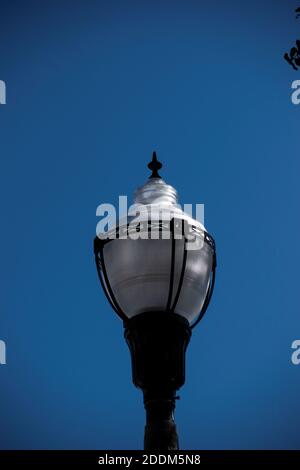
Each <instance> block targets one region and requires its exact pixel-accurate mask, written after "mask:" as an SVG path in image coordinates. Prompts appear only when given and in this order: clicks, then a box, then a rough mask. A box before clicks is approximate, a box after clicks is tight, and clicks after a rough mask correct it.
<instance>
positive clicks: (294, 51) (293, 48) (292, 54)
mask: <svg viewBox="0 0 300 470" xmlns="http://www.w3.org/2000/svg"><path fill="white" fill-rule="evenodd" d="M296 54H297V49H296V47H292V49H291V50H290V56H291V57H294V56H295V55H296Z"/></svg>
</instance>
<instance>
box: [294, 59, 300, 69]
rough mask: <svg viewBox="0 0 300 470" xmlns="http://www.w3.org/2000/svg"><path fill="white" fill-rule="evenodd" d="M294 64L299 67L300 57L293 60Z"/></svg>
mask: <svg viewBox="0 0 300 470" xmlns="http://www.w3.org/2000/svg"><path fill="white" fill-rule="evenodd" d="M295 64H296V65H298V66H299V67H300V57H297V58H296V59H295Z"/></svg>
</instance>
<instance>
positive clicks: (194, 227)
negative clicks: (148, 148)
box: [94, 152, 216, 451]
mask: <svg viewBox="0 0 300 470" xmlns="http://www.w3.org/2000/svg"><path fill="white" fill-rule="evenodd" d="M148 167H149V169H150V170H151V171H152V174H151V176H150V177H149V180H148V181H147V183H146V184H145V185H144V186H142V187H141V188H139V189H138V190H137V191H136V193H135V200H134V202H135V209H136V214H137V213H138V216H137V215H132V216H131V217H130V218H129V219H128V220H129V222H128V221H126V223H124V222H122V220H120V221H119V223H118V225H117V227H116V228H115V230H114V231H113V234H114V237H111V236H109V234H106V235H105V236H103V234H97V237H96V238H95V241H94V252H95V260H96V266H97V271H98V275H99V279H100V282H101V285H102V287H103V290H104V293H105V295H106V297H107V299H108V301H109V302H110V304H111V306H112V308H113V310H114V311H115V312H116V313H117V314H118V315H119V317H120V318H121V319H122V320H123V324H124V336H125V339H126V342H127V344H128V347H129V350H130V354H131V364H132V379H133V383H134V385H135V386H136V387H138V388H140V389H141V390H142V392H143V397H144V406H145V410H146V427H145V438H144V448H145V450H157V451H158V450H159V451H163V450H175V449H178V436H177V431H176V425H175V421H174V409H175V401H176V399H177V398H178V397H177V396H176V392H177V390H179V388H180V387H181V386H182V385H183V384H184V382H185V352H186V348H187V346H188V343H189V341H190V337H191V333H192V329H193V328H194V327H195V326H196V325H197V324H198V323H199V321H200V320H201V318H202V317H203V315H204V313H205V311H206V309H207V307H208V304H209V301H210V299H211V296H212V293H213V288H214V281H215V268H216V250H215V243H214V240H213V238H212V237H211V235H209V234H208V233H207V232H206V230H205V228H204V226H203V225H202V224H201V223H200V222H199V221H198V220H194V219H192V218H191V217H190V216H189V215H188V214H186V213H185V212H183V211H182V210H181V208H180V206H179V205H178V196H177V191H176V190H175V189H174V188H173V187H172V186H170V185H168V184H166V183H165V182H164V180H163V179H162V178H161V177H160V175H159V173H158V171H159V170H160V169H161V167H162V165H161V163H160V162H159V161H158V160H157V158H156V153H155V152H154V153H153V157H152V161H151V162H150V163H149V164H148ZM110 235H111V234H110Z"/></svg>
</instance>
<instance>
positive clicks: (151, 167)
mask: <svg viewBox="0 0 300 470" xmlns="http://www.w3.org/2000/svg"><path fill="white" fill-rule="evenodd" d="M161 167H162V164H161V163H160V162H159V161H158V160H157V157H156V152H153V154H152V160H151V162H150V163H148V168H149V170H151V171H152V175H151V176H149V178H161V176H160V175H159V174H158V170H160V169H161Z"/></svg>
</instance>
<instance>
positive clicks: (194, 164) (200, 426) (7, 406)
mask: <svg viewBox="0 0 300 470" xmlns="http://www.w3.org/2000/svg"><path fill="white" fill-rule="evenodd" d="M298 3H299V2H294V1H285V2H283V1H277V0H276V1H275V0H273V1H270V0H269V1H263V2H262V1H258V0H257V1H255V0H254V1H252V2H247V3H245V2H238V1H221V0H216V1H214V2H200V1H184V2H180V1H173V2H167V1H151V2H150V1H149V2H148V1H140V2H133V1H126V2H124V1H123V2H121V1H114V2H104V1H95V0H94V1H91V0H88V1H83V0H81V1H74V2H71V1H66V0H63V1H60V2H58V1H51V2H50V1H44V2H37V1H30V0H29V1H27V2H21V1H2V2H1V17H0V23H1V24H0V38H1V41H0V52H1V54H0V79H1V80H5V82H6V85H7V104H6V105H4V106H1V107H0V133H1V134H0V135H1V172H0V179H1V182H0V204H1V217H2V219H1V220H2V224H1V228H2V230H1V245H0V246H1V248H0V250H1V297H0V339H1V340H4V341H5V342H6V345H7V365H5V366H0V423H1V424H0V446H1V448H61V449H64V448H69V449H76V448H78V449H80V448H81V449H96V448H99V449H118V448H119V449H120V448H123V449H135V448H142V441H143V427H144V410H143V405H142V396H141V393H140V392H139V391H138V390H136V389H135V388H134V386H133V385H132V383H131V371H130V358H129V352H128V350H127V346H126V344H125V342H124V340H123V331H122V323H121V322H120V321H119V319H118V318H117V317H116V316H115V315H114V313H113V312H112V311H111V309H110V307H109V305H108V304H107V302H106V299H105V297H104V295H103V293H102V292H101V290H100V287H99V282H98V279H97V274H96V269H95V266H94V260H93V237H94V234H95V227H96V223H97V219H96V216H95V212H96V207H97V205H98V204H100V203H101V202H110V203H116V202H117V200H118V196H119V194H121V195H122V194H127V195H128V196H129V197H131V195H132V194H133V191H134V189H135V188H136V187H137V186H139V185H141V184H143V183H144V182H145V180H146V178H147V176H148V170H147V167H146V164H147V163H148V161H149V160H150V158H151V153H152V151H153V150H156V151H157V153H158V157H159V159H160V160H161V161H162V162H163V164H164V167H163V171H162V176H163V177H164V179H165V180H166V181H167V182H168V183H170V184H172V185H173V186H175V187H176V188H177V190H178V191H179V195H180V201H181V202H182V203H194V204H195V203H204V204H205V222H206V226H207V229H208V231H209V232H210V233H212V235H213V236H214V238H215V240H216V243H217V250H218V272H217V282H216V289H215V293H214V297H213V300H212V303H211V305H210V307H209V310H208V312H207V314H206V316H205V318H204V319H203V321H202V322H201V323H200V325H199V326H198V328H197V329H196V330H194V333H193V337H192V340H191V344H190V346H189V350H188V354H187V374H186V384H185V386H184V388H183V389H182V390H181V392H180V396H181V400H180V401H179V402H178V403H177V412H176V419H177V424H178V430H179V434H180V444H181V447H182V448H184V449H196V448H200V449H201V448H202V449H215V448H219V449H229V448H237V449H240V448H270V449H272V448H274V449H276V448H298V447H299V411H300V410H299V387H300V366H298V367H297V366H294V365H292V363H291V360H290V357H291V352H292V351H291V343H292V341H293V340H295V339H299V338H300V316H299V305H298V290H299V288H298V283H299V275H298V265H299V249H298V238H299V207H298V205H299V195H300V194H299V193H300V190H299V170H300V163H299V145H298V142H299V119H300V114H299V113H300V106H295V105H293V104H292V103H291V100H290V94H291V83H292V81H293V80H295V79H300V71H298V72H296V71H294V70H293V69H292V68H291V67H290V66H289V65H288V64H287V63H286V62H284V60H283V54H284V53H285V52H286V51H288V50H289V49H290V48H291V47H292V46H293V45H294V42H295V40H296V39H299V38H300V20H298V22H297V20H296V19H295V15H294V9H295V8H296V7H298V6H300V4H298Z"/></svg>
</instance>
